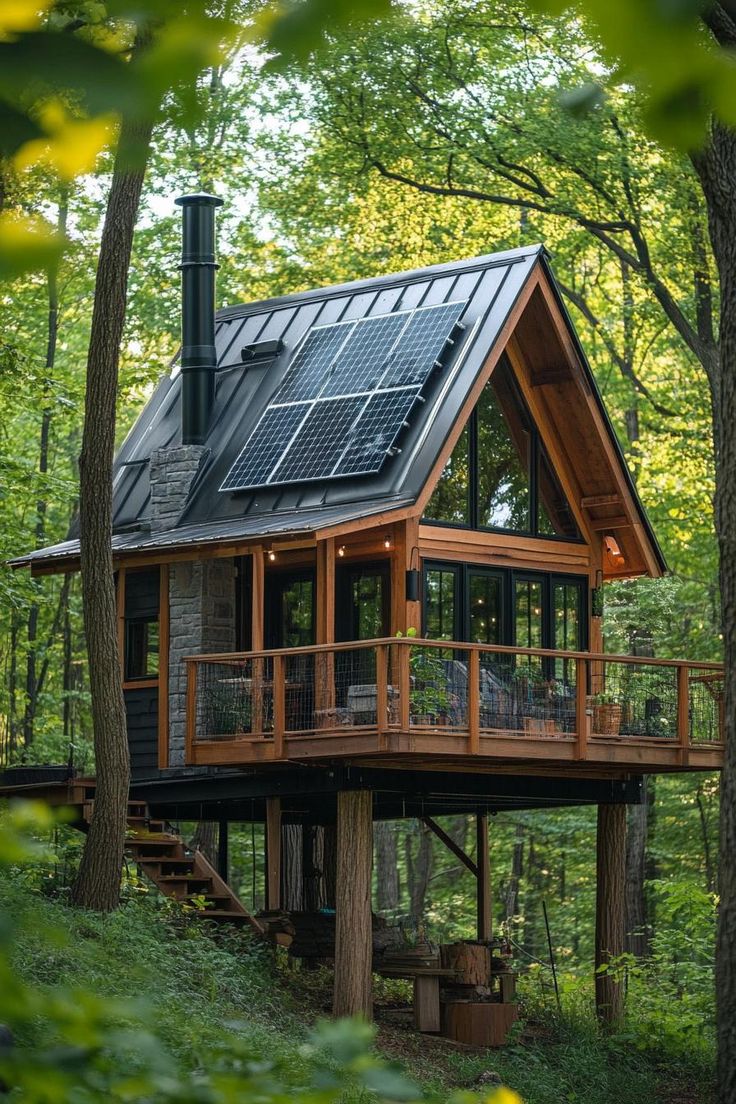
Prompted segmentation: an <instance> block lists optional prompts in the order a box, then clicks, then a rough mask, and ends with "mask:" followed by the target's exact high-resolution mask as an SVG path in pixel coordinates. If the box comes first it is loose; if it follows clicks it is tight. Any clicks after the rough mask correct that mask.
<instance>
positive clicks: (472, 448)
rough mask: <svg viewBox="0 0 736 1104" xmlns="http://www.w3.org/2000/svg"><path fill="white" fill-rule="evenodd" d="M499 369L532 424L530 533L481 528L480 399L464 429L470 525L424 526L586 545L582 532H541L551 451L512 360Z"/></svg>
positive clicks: (427, 520) (429, 520)
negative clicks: (544, 470) (543, 471)
mask: <svg viewBox="0 0 736 1104" xmlns="http://www.w3.org/2000/svg"><path fill="white" fill-rule="evenodd" d="M498 367H499V368H505V369H506V370H507V372H508V374H509V380H510V384H511V388H512V390H513V392H514V397H515V400H516V401H517V402H518V403H519V404H520V405H521V408H522V410H523V411H524V413H525V414H526V417H527V419H528V421H529V468H528V472H527V478H528V480H529V516H530V520H531V525H530V527H529V529H506V528H504V527H503V526H500V525H481V524H480V503H479V494H478V477H479V474H480V467H479V455H478V407H479V405H480V399H479V400H478V402H477V403H476V404H475V406H474V407H473V409H472V411H471V412H470V416H469V418H468V420H467V422H466V423H465V425H464V426H463V432H464V431H465V428H466V426H467V430H468V502H467V515H468V518H469V521H468V522H467V523H466V522H462V521H444V520H442V519H441V518H433V517H431V516H430V515H429V514H424V516H423V517H422V524H426V525H439V526H441V527H443V528H447V529H466V530H474V531H476V532H480V533H504V534H506V535H508V536H522V537H531V538H532V539H534V540H545V541H546V540H548V541H557V542H558V543H559V542H563V543H565V544H585V543H586V541H585V538H584V537H583V536H582V535H581V534H580V532H578V535H577V536H575V537H572V536H566V535H564V534H560V533H554V534H550V533H542V532H540V531H539V483H540V478H539V468H540V463H541V458H542V454H543V452H545V451H547V450H546V449H545V445H544V441H543V440H542V435H541V434H540V432H539V428H538V426H537V423H536V421H535V420H534V418H533V416H532V413H531V411H530V410H529V407H528V406H527V403H526V400H525V399H524V396H523V395H522V393H521V389H520V387H519V383H518V380H517V379H516V373H515V372H514V369H513V367H512V366H511V364H510V362H509V361H508V359H507V358H505V357H504V358H502V360H501V361H500V363H499V366H498ZM492 382H493V377H491V379H490V380H489V381H488V383H487V384H486V387H490V386H492ZM459 440H460V438H458V441H459ZM448 460H449V457H448ZM547 461H548V463H549V467H550V470H551V472H552V473H553V475H554V476H555V478H556V479H557V482H558V483H559V484H560V487H561V489H562V491H563V494H565V498H566V499H568V498H569V496H568V495H567V494H566V492H565V489H564V487H562V481H561V480H560V477H559V474H558V472H557V470H556V469H555V466H554V464H553V463H552V460H551V457H550V456H549V452H547ZM443 474H444V468H443ZM441 478H442V475H440V479H441ZM435 490H436V488H435ZM433 497H434V491H433V492H432V496H431V497H430V500H429V502H428V503H427V505H428V506H429V503H430V502H431V501H432V498H433ZM568 505H569V502H568ZM570 512H571V514H572V507H570ZM573 520H574V521H575V526H576V528H577V529H578V530H579V525H578V522H577V519H576V518H575V517H574V514H573Z"/></svg>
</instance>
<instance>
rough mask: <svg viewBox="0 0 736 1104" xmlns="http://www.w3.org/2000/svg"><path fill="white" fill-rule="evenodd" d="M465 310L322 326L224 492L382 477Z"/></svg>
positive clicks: (451, 306) (421, 311)
mask: <svg viewBox="0 0 736 1104" xmlns="http://www.w3.org/2000/svg"><path fill="white" fill-rule="evenodd" d="M465 305H466V304H465V302H458V303H444V304H440V305H437V306H431V307H418V308H415V309H414V310H409V311H396V312H394V313H392V314H384V315H376V316H375V317H372V318H364V319H359V320H351V321H348V322H337V323H334V324H332V325H329V326H316V327H314V328H313V329H312V330H311V331H310V332H309V333H308V335H307V337H306V339H305V341H304V343H303V344H302V345H301V347H300V348H299V349H298V351H297V353H296V355H295V356H294V359H293V361H292V363H291V365H290V366H289V369H288V371H287V373H286V375H285V377H284V380H283V382H282V384H281V386H280V388H279V389H278V391H277V392H276V394H275V395H274V397H273V398H272V400H271V404H270V405H269V406H268V407H267V409H266V411H265V413H264V414H263V416H262V417H261V419H260V421H259V422H258V424H257V425H256V427H255V429H254V430H253V432H252V433H251V435H250V437H249V438H248V440H247V441H246V444H245V447H244V448H243V449H242V450H241V452H240V454H239V456H238V458H237V460H236V461H235V463H234V464H233V467H232V468H231V470H230V471H229V473H228V475H227V477H226V479H225V481H224V483H223V484H222V486H221V488H220V490H222V491H239V490H247V489H249V488H252V487H259V486H268V485H270V486H275V485H279V484H285V483H300V482H310V481H312V480H317V479H329V478H338V477H344V476H348V475H364V474H371V473H374V472H377V471H379V470H380V468H381V466H382V465H383V463H384V461H385V460H386V458H387V456H388V455H390V453H391V452H392V450H393V449H394V447H395V445H396V441H397V439H398V437H399V435H400V433H401V430H402V429H403V427H404V424H405V422H406V419H407V417H408V415H409V413H410V411H411V409H412V407H413V406H414V404H415V402H416V401H417V399H418V397H419V394H420V392H421V390H422V388H423V387H424V385H425V384H426V382H427V380H428V379H429V377H430V375H431V374H432V371H433V370H434V368H435V367H436V366H437V364H438V362H439V361H440V359H441V357H442V353H443V350H444V349H445V346H446V345H447V343H448V341H449V340H450V337H451V334H452V332H453V329H454V327H455V325H456V324H457V323H458V320H459V318H460V316H461V314H462V312H463V310H464V308H465Z"/></svg>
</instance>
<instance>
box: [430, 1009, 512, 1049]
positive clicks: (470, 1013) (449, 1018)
mask: <svg viewBox="0 0 736 1104" xmlns="http://www.w3.org/2000/svg"><path fill="white" fill-rule="evenodd" d="M518 1016H519V1012H518V1009H517V1006H516V1005H515V1004H498V1003H494V1002H492V1001H446V1002H444V1003H443V1004H442V1016H441V1020H442V1034H443V1035H446V1036H447V1037H448V1039H454V1040H455V1042H456V1043H465V1045H466V1046H477V1047H500V1046H504V1045H505V1043H506V1039H507V1038H508V1033H509V1031H510V1029H511V1026H512V1025H513V1024H514V1023H516V1020H517V1019H518Z"/></svg>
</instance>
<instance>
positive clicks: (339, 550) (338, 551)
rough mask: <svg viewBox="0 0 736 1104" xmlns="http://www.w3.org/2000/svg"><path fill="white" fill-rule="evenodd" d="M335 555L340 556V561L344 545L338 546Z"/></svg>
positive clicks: (343, 552) (343, 553)
mask: <svg viewBox="0 0 736 1104" xmlns="http://www.w3.org/2000/svg"><path fill="white" fill-rule="evenodd" d="M337 554H338V556H340V558H341V559H342V557H343V556H344V555H345V545H344V544H341V545H340V547H339V548H338V550H337Z"/></svg>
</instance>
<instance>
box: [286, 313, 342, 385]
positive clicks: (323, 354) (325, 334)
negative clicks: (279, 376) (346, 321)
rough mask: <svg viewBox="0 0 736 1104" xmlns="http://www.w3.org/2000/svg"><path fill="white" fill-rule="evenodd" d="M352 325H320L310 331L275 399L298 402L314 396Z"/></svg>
mask: <svg viewBox="0 0 736 1104" xmlns="http://www.w3.org/2000/svg"><path fill="white" fill-rule="evenodd" d="M351 328H352V327H350V328H348V327H347V326H344V325H343V326H320V327H319V328H318V329H315V330H311V332H310V333H309V334H308V335H307V340H306V341H305V342H304V344H303V345H302V347H301V349H300V350H299V352H298V353H297V355H296V356H295V357H294V361H293V363H292V365H291V367H290V368H289V371H288V373H287V375H286V378H285V379H284V382H283V383H282V385H281V388H280V390H279V393H278V399H277V401H278V402H279V403H285V402H300V401H302V400H304V399H314V398H316V397H317V395H318V394H319V392H320V388H321V387H322V384H323V383H324V381H325V378H326V376H327V373H328V371H329V368H330V365H331V364H332V362H333V360H334V359H335V355H336V353H337V351H338V349H339V348H340V346H341V345H342V343H343V342H344V341H345V339H346V338H347V337H349V335H350V329H351Z"/></svg>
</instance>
